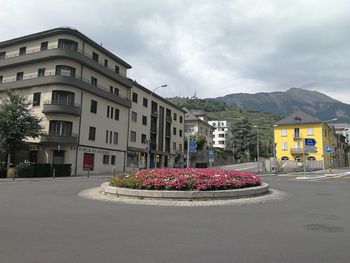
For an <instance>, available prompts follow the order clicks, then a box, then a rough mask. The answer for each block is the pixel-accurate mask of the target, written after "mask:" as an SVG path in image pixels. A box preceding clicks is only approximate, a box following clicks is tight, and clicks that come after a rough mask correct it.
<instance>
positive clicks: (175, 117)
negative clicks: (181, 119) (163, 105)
mask: <svg viewBox="0 0 350 263" xmlns="http://www.w3.org/2000/svg"><path fill="white" fill-rule="evenodd" d="M176 120H177V114H176V113H175V112H174V121H176Z"/></svg>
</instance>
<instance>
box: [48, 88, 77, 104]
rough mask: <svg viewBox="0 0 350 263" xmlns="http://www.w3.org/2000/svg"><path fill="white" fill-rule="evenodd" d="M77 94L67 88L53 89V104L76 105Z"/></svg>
mask: <svg viewBox="0 0 350 263" xmlns="http://www.w3.org/2000/svg"><path fill="white" fill-rule="evenodd" d="M74 97H75V94H74V93H73V92H70V91H65V90H53V91H52V104H58V105H74Z"/></svg>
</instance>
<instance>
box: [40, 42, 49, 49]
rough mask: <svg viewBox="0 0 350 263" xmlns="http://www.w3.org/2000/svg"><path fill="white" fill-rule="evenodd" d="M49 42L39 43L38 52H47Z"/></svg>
mask: <svg viewBox="0 0 350 263" xmlns="http://www.w3.org/2000/svg"><path fill="white" fill-rule="evenodd" d="M48 44H49V42H47V41H45V42H41V44H40V50H47V48H48Z"/></svg>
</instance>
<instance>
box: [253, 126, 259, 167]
mask: <svg viewBox="0 0 350 263" xmlns="http://www.w3.org/2000/svg"><path fill="white" fill-rule="evenodd" d="M253 127H254V128H256V160H257V162H258V172H259V157H260V156H259V154H260V152H259V129H258V128H259V126H256V125H254V126H253Z"/></svg>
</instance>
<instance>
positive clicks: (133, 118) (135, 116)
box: [131, 111, 137, 122]
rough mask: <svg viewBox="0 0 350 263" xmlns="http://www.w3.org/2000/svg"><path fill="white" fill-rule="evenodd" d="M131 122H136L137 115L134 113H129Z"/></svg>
mask: <svg viewBox="0 0 350 263" xmlns="http://www.w3.org/2000/svg"><path fill="white" fill-rule="evenodd" d="M131 121H133V122H137V113H136V112H135V111H132V112H131Z"/></svg>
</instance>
